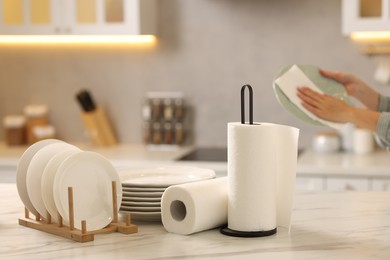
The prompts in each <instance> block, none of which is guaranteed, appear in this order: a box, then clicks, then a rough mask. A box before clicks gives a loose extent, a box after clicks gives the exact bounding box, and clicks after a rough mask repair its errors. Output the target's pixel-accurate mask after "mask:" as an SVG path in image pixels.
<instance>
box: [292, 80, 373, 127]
mask: <svg viewBox="0 0 390 260" xmlns="http://www.w3.org/2000/svg"><path fill="white" fill-rule="evenodd" d="M297 95H298V97H299V98H300V99H301V100H302V105H303V107H305V108H306V109H307V110H309V111H310V112H311V113H313V114H314V115H316V116H318V117H319V118H322V119H325V120H328V121H332V122H337V123H353V124H355V125H356V126H357V127H359V128H365V129H369V130H371V131H376V127H377V123H378V120H379V116H380V113H379V112H377V111H373V110H368V109H362V108H357V107H353V106H350V105H348V104H347V103H345V102H344V101H342V100H340V99H338V98H335V97H332V96H329V95H327V94H321V93H318V92H315V91H313V90H312V89H310V88H308V87H299V88H298V90H297Z"/></svg>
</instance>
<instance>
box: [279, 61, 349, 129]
mask: <svg viewBox="0 0 390 260" xmlns="http://www.w3.org/2000/svg"><path fill="white" fill-rule="evenodd" d="M275 83H276V84H277V85H278V86H279V88H280V89H281V90H282V92H283V93H284V94H285V95H286V96H287V97H288V99H289V100H290V101H291V102H292V103H293V104H294V105H296V106H297V107H298V108H299V109H301V110H302V111H303V112H305V113H306V114H307V115H308V116H309V117H310V118H312V119H313V120H316V121H318V122H321V123H323V124H324V125H328V126H330V127H332V128H334V129H338V130H340V129H341V128H342V127H343V126H344V124H339V123H334V122H330V121H327V120H324V119H321V118H319V117H317V116H316V115H314V114H313V113H311V112H310V111H309V110H307V109H306V108H305V107H303V106H302V104H301V102H302V101H301V100H300V99H299V97H298V96H297V88H298V87H303V86H305V87H308V88H311V89H312V90H314V91H316V92H319V93H324V92H323V91H322V90H321V89H319V88H318V87H317V86H316V85H315V84H314V83H313V82H312V81H311V80H310V79H309V78H308V77H307V76H306V75H305V73H303V71H302V70H301V69H300V68H299V67H298V66H297V65H293V66H292V67H291V68H290V69H289V70H288V71H287V72H285V73H284V74H283V75H282V76H280V77H279V78H277V79H276V80H275Z"/></svg>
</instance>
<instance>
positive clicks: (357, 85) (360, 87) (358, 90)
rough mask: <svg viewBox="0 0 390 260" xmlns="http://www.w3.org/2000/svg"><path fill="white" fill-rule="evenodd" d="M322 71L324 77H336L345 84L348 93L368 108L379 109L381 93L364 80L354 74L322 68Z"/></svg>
mask: <svg viewBox="0 0 390 260" xmlns="http://www.w3.org/2000/svg"><path fill="white" fill-rule="evenodd" d="M320 73H321V74H322V75H323V76H324V77H327V78H331V79H334V80H336V81H338V82H340V83H341V84H343V85H344V87H345V90H346V91H347V93H348V94H349V95H350V96H353V97H355V98H356V99H357V100H359V101H360V102H362V103H363V104H364V105H366V106H367V108H369V109H371V110H377V107H378V102H379V93H378V92H376V91H375V90H373V89H372V88H370V87H369V86H368V85H367V84H366V83H365V82H363V81H362V80H360V79H358V78H357V77H355V76H354V75H352V74H348V73H343V72H332V71H328V70H323V69H320Z"/></svg>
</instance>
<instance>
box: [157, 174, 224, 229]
mask: <svg viewBox="0 0 390 260" xmlns="http://www.w3.org/2000/svg"><path fill="white" fill-rule="evenodd" d="M227 205H228V204H227V177H223V178H217V179H211V180H204V181H199V182H191V183H185V184H180V185H174V186H170V187H169V188H167V189H166V190H165V192H164V194H163V196H162V198H161V218H162V223H163V225H164V228H165V229H166V230H167V231H168V232H171V233H176V234H181V235H188V234H192V233H196V232H199V231H204V230H208V229H211V228H215V227H218V226H221V225H224V224H226V222H227Z"/></svg>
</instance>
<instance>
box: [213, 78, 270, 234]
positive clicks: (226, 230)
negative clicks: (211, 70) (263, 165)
mask: <svg viewBox="0 0 390 260" xmlns="http://www.w3.org/2000/svg"><path fill="white" fill-rule="evenodd" d="M246 88H248V90H249V124H250V125H253V90H252V87H251V85H249V84H246V85H244V86H242V88H241V124H245V89H246ZM220 232H221V233H222V234H223V235H227V236H232V237H265V236H271V235H274V234H276V232H277V228H274V229H271V230H261V231H239V230H233V229H230V228H229V227H228V225H225V226H223V227H221V229H220Z"/></svg>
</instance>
